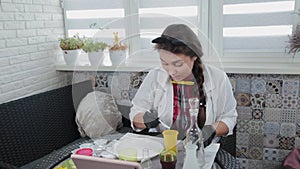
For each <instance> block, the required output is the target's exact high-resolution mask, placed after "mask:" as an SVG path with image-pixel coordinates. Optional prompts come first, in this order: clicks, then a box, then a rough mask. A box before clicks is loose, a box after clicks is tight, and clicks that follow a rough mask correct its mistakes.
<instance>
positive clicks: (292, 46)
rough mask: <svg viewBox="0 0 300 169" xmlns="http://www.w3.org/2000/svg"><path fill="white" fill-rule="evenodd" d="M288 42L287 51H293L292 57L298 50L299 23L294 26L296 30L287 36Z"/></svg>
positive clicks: (299, 46) (299, 45)
mask: <svg viewBox="0 0 300 169" xmlns="http://www.w3.org/2000/svg"><path fill="white" fill-rule="evenodd" d="M288 43H289V45H288V46H287V48H289V51H288V53H293V57H294V56H295V55H296V54H297V53H298V52H299V51H300V24H298V25H297V26H296V30H295V31H294V32H293V34H292V36H289V41H288Z"/></svg>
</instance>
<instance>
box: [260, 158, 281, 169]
mask: <svg viewBox="0 0 300 169" xmlns="http://www.w3.org/2000/svg"><path fill="white" fill-rule="evenodd" d="M263 168H265V169H282V163H281V162H278V161H268V160H263Z"/></svg>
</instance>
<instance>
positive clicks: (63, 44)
mask: <svg viewBox="0 0 300 169" xmlns="http://www.w3.org/2000/svg"><path fill="white" fill-rule="evenodd" d="M59 42H60V43H59V46H60V48H61V49H62V50H63V55H64V59H65V62H66V64H68V65H75V64H76V63H77V60H78V57H79V55H80V53H81V48H82V46H83V44H84V40H82V39H81V38H79V36H78V35H74V36H73V37H69V38H60V39H59Z"/></svg>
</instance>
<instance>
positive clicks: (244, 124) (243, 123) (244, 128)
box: [236, 120, 249, 133]
mask: <svg viewBox="0 0 300 169" xmlns="http://www.w3.org/2000/svg"><path fill="white" fill-rule="evenodd" d="M236 129H237V131H238V132H241V133H247V132H248V129H249V120H237V127H236Z"/></svg>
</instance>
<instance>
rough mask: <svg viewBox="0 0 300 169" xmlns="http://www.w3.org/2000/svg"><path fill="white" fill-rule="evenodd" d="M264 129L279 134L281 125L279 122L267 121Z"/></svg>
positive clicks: (265, 131) (269, 132)
mask: <svg viewBox="0 0 300 169" xmlns="http://www.w3.org/2000/svg"><path fill="white" fill-rule="evenodd" d="M264 129H265V130H264V133H265V134H271V135H279V131H280V125H279V123H277V122H266V123H265V125H264Z"/></svg>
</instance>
